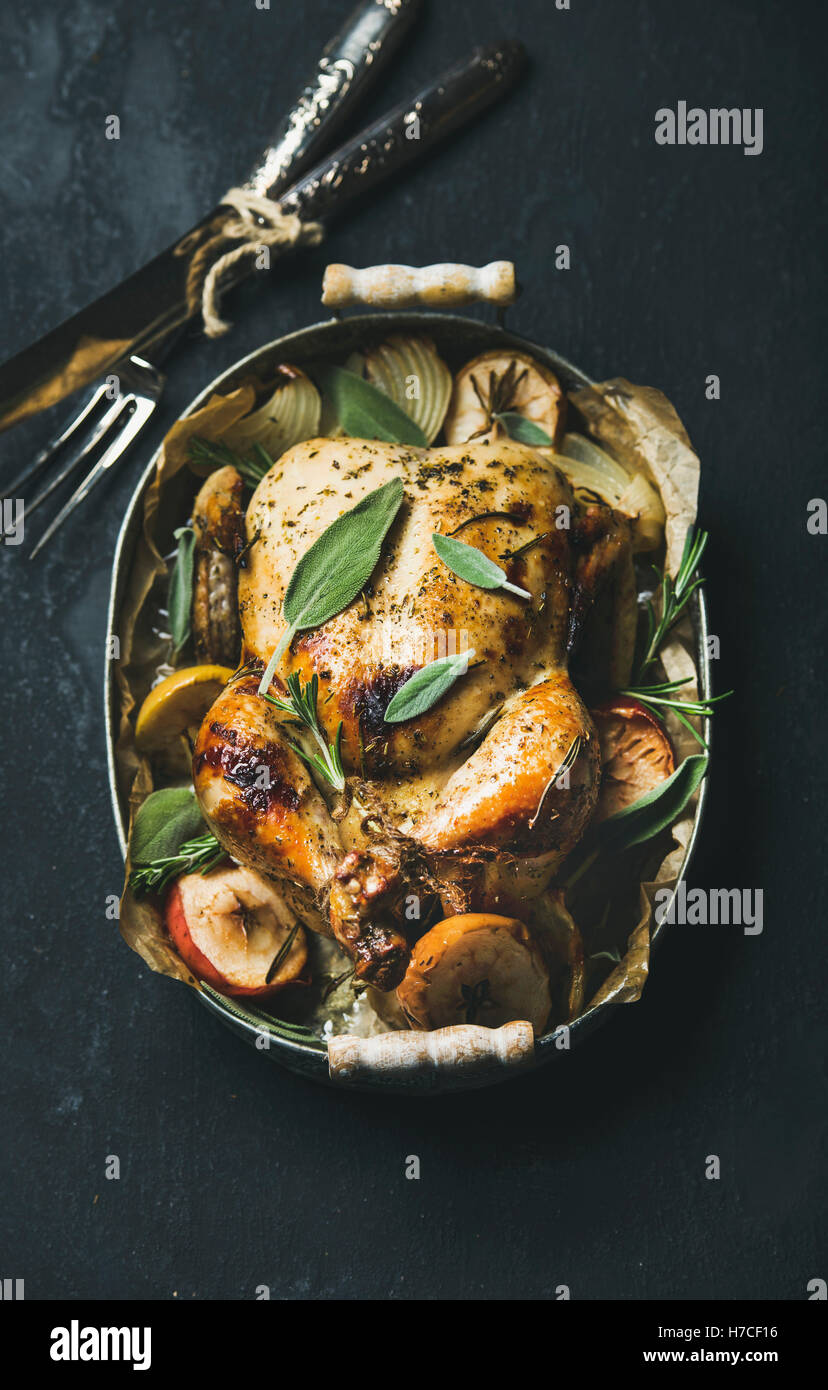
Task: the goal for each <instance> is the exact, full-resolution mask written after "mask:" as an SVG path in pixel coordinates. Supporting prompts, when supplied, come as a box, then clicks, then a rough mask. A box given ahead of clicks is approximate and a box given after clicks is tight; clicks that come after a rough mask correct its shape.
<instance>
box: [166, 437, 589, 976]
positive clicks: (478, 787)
mask: <svg viewBox="0 0 828 1390" xmlns="http://www.w3.org/2000/svg"><path fill="white" fill-rule="evenodd" d="M394 476H399V477H401V478H402V480H403V482H404V485H405V497H404V501H403V504H402V507H401V509H400V512H399V514H398V516H397V519H396V521H395V523H394V525H393V526H392V528H391V531H390V532H389V534H388V536H387V538H386V541H385V544H384V546H383V552H382V556H381V558H380V561H379V564H378V565H377V567H376V569H375V571H374V574H373V576H372V578H371V581H370V582H369V584H368V585H367V586H366V589H365V591H364V593H363V594H362V595H360V596H359V597H358V598H357V599H356V600H355V601H354V602H353V603H352V604H350V605H349V607H348V608H346V609H345V610H344V612H342V613H340V614H338V615H337V616H336V617H335V618H332V619H331V620H330V621H329V622H327V623H325V624H323V626H321V627H319V628H316V629H313V630H312V631H309V632H305V633H301V634H299V635H298V636H297V637H295V638H294V640H293V642H292V644H291V646H290V647H289V648H288V650H287V652H286V653H285V655H284V657H283V659H282V662H281V665H280V668H279V670H278V672H277V677H276V682H275V688H276V689H278V688H279V686H283V685H284V681H285V679H286V678H287V676H288V675H290V674H291V673H292V672H294V671H296V672H299V673H300V674H301V676H302V679H303V680H305V681H306V680H309V679H310V677H311V676H312V675H313V674H316V676H317V677H318V679H319V700H318V711H319V718H320V721H321V723H322V724H323V727H324V728H325V730H326V733H327V735H328V737H329V738H330V739H333V738H334V736H335V734H336V730H337V726H338V724H339V722H340V720H341V721H342V724H343V736H342V756H343V762H344V765H345V770H346V773H349V774H353V775H354V777H356V778H357V779H359V780H358V783H357V788H356V796H355V798H354V801H353V803H352V804H351V806H350V809H347V810H346V809H345V808H343V807H342V806H333V805H332V807H331V808H330V809H329V806H328V804H327V802H326V800H325V799H324V798H323V796H322V794H321V792H320V791H319V790H317V788H316V786H315V784H314V783H313V781H312V779H311V778H310V775H309V773H308V771H307V769H306V768H305V767H304V765H303V764H302V762H301V760H300V759H299V758H298V757H297V756H296V754H295V753H294V751H293V749H292V748H291V747H290V744H289V743H288V742H287V740H286V738H285V733H284V725H283V723H282V721H283V719H284V716H283V715H281V714H279V713H278V712H277V711H276V710H274V709H273V707H272V706H271V705H269V704H268V703H267V702H266V701H265V700H264V699H263V697H261V696H260V695H258V693H257V677H253V678H252V679H251V678H248V677H243V678H241V679H240V680H239V681H238V682H236V683H235V684H231V685H230V686H229V687H228V688H227V689H226V690H225V691H224V692H223V694H222V695H221V696H220V697H219V699H218V701H217V702H216V704H215V705H214V706H213V708H212V709H211V710H210V711H209V713H208V715H207V717H206V718H205V720H204V724H203V725H202V728H201V731H200V734H199V738H198V742H197V745H196V749H195V755H194V760H193V771H194V779H195V787H196V792H197V795H198V797H199V800H200V803H201V806H202V809H203V811H204V814H205V817H206V819H207V821H208V822H209V824H210V825H211V827H212V828H213V830H214V831H215V833H216V835H217V836H218V837H219V839H220V840H221V841H222V843H223V844H224V845H225V846H226V847H227V849H228V850H229V851H230V853H231V854H232V855H233V857H234V858H236V859H237V860H239V862H240V863H242V864H245V865H249V866H250V867H251V868H254V869H256V870H257V871H258V872H260V873H264V874H267V875H270V876H271V877H274V878H283V879H287V880H288V881H290V882H292V883H294V884H295V885H297V886H298V888H299V889H300V891H301V892H302V893H303V894H304V895H305V896H306V899H307V901H308V902H309V903H311V905H312V908H313V914H314V916H315V917H317V918H319V917H320V916H322V915H324V916H326V917H327V920H328V923H329V926H328V930H331V931H332V932H333V933H334V935H335V936H336V937H337V939H338V940H339V941H340V942H341V944H342V945H343V946H344V947H345V949H346V950H347V951H348V952H349V953H350V954H351V956H352V957H353V959H354V960H355V962H356V968H357V973H359V974H361V975H362V976H363V977H364V978H366V979H368V980H369V981H370V982H371V983H375V984H378V985H379V987H380V988H383V989H390V988H392V987H393V986H394V985H396V984H397V983H398V982H399V980H400V978H401V977H402V974H403V972H404V970H405V966H406V962H407V959H408V951H409V946H408V941H407V937H406V930H405V928H406V925H408V924H407V922H406V914H405V904H406V902H407V900H408V897H409V895H411V894H412V893H413V894H419V893H427V894H428V893H430V894H432V895H436V896H438V897H442V898H443V906H444V907H446V906H447V905H448V906H449V907H451V908H452V910H455V911H456V910H461V911H462V910H464V904H467V903H468V902H469V901H470V900H471V895H474V899H475V904H476V905H477V906H479V907H480V908H481V910H483V909H485V907H486V906H487V905H488V906H490V907H492V908H495V910H496V903H497V901H498V900H499V894H500V892H501V891H502V892H504V893H505V892H510V893H514V892H515V889H516V884H519V885H520V891H521V892H524V893H539V892H541V891H542V890H543V888H544V887H545V886H546V884H547V883H548V881H549V878H550V876H551V874H552V873H553V872H554V870H555V868H556V866H557V865H558V864H559V863H560V861H561V860H562V858H563V857H564V856H565V855H566V854H567V853H568V852H569V850H570V849H571V848H572V846H573V845H574V844H575V843H576V842H577V840H578V839H579V838H580V836H581V834H582V833H583V830H584V827H585V825H586V823H587V821H588V819H589V817H590V815H591V813H592V809H593V807H594V804H595V799H596V796H597V791H598V780H599V775H600V774H599V757H598V745H597V739H596V737H595V731H594V729H593V727H592V724H591V722H590V719H589V715H588V714H587V711H586V709H585V707H584V705H583V703H582V701H581V699H580V697H579V695H578V694H577V692H576V690H575V688H574V686H573V685H572V683H571V681H570V679H569V676H568V674H567V647H568V643H569V642H570V639H571V624H570V607H571V596H572V587H573V579H574V575H575V568H576V557H575V555H574V553H573V549H572V547H571V544H570V529H569V527H570V518H571V516H572V515H573V514H574V505H573V498H572V494H571V491H570V489H569V486H568V484H567V482H566V480H565V479H564V478H563V477H562V476H561V474H559V473H558V472H557V471H556V470H555V469H554V468H553V467H551V466H550V465H549V463H548V462H547V461H546V460H544V459H543V458H542V457H541V456H540V455H539V454H537V453H536V452H535V451H533V450H532V449H530V448H527V447H526V446H524V445H521V444H518V443H515V442H512V441H509V440H500V441H495V442H477V443H469V444H465V445H460V446H451V447H438V448H433V449H413V448H407V447H404V446H400V445H394V444H383V443H375V442H371V441H365V440H358V439H337V440H330V439H315V440H310V441H308V442H306V443H303V444H300V445H297V446H296V447H295V448H293V449H291V450H290V451H289V452H288V453H287V454H285V455H284V456H283V457H282V458H281V459H280V460H279V461H278V463H277V464H276V465H275V466H274V467H273V469H272V470H271V471H270V473H268V475H267V476H266V477H265V478H264V479H263V480H262V482H261V483H260V484H259V486H258V488H257V489H256V492H255V494H254V496H253V498H252V501H251V503H250V506H249V508H248V513H247V538H248V541H250V542H252V544H251V546H250V550H249V555H248V564H247V568H246V569H244V570H242V571H241V572H240V574H239V609H240V615H241V624H242V633H243V657H244V659H245V660H246V661H251V660H252V661H255V662H257V663H260V665H259V669H261V665H262V664H264V663H265V662H266V661H267V660H268V658H269V656H270V654H271V652H272V651H273V649H274V648H275V647H276V645H277V643H278V641H279V639H280V637H281V635H282V632H283V628H284V623H283V619H282V614H281V609H282V600H283V597H284V593H285V588H286V585H287V582H288V580H289V579H290V576H291V574H292V572H293V570H294V568H295V566H296V563H297V561H298V560H299V559H300V557H301V556H302V555H303V554H304V553H305V551H306V550H307V549H308V547H309V546H310V545H311V544H312V542H313V541H314V540H315V539H316V538H317V536H319V535H320V533H321V532H322V531H323V530H324V529H325V528H326V527H327V526H328V525H330V523H331V522H332V521H333V520H334V519H335V518H336V517H337V516H339V515H341V514H342V512H344V511H346V510H348V509H350V508H351V507H353V506H354V505H355V503H356V502H358V501H359V500H360V498H361V497H363V496H365V495H366V494H367V493H369V492H372V491H373V490H374V489H375V488H377V487H379V486H380V485H381V484H382V483H384V482H387V481H388V479H389V478H391V477H394ZM458 528H461V529H460V530H459V532H458ZM435 531H440V532H442V533H443V534H449V533H458V538H459V539H462V540H463V541H465V542H466V543H467V544H469V545H473V546H476V547H478V548H479V549H480V550H482V551H483V552H484V553H485V554H486V555H488V556H489V557H490V558H491V559H492V560H494V561H496V562H497V563H498V564H500V565H502V566H503V568H504V569H505V570H506V572H507V575H508V578H509V580H510V581H511V582H512V583H514V584H516V585H518V586H520V587H521V588H524V589H527V590H528V591H529V592H530V593H531V595H532V598H531V600H525V599H522V598H520V597H518V596H516V595H513V594H510V593H508V592H505V591H501V590H496V591H488V590H484V589H481V588H479V587H476V586H473V585H471V584H468V583H467V582H465V581H464V580H461V579H459V578H457V577H456V576H455V575H454V574H453V573H452V572H451V571H450V570H449V569H447V567H446V566H445V565H444V564H443V563H442V562H441V561H440V560H439V558H438V557H437V555H436V553H435V551H434V548H433V545H432V543H431V535H432V532H435ZM254 537H255V538H256V539H255V540H254V539H253V538H254ZM530 541H531V542H533V544H532V546H531V547H530V548H529V549H526V550H524V547H526V546H527V544H528V542H530ZM514 551H522V552H523V553H521V554H520V555H517V556H515V557H514V558H512V552H514ZM579 563H582V562H579ZM464 649H473V650H474V652H475V657H474V660H473V662H472V665H471V667H470V669H469V671H468V672H467V674H466V675H465V676H463V677H461V678H460V679H459V680H458V681H457V682H456V683H455V685H454V686H453V687H452V689H451V690H450V691H449V693H448V694H447V695H446V696H444V698H443V699H442V700H441V701H440V702H439V703H438V704H437V705H435V706H434V707H433V708H432V709H430V710H429V711H427V712H426V713H425V714H424V715H422V716H421V717H418V718H415V719H412V720H409V721H408V722H406V723H404V724H386V723H385V722H384V714H385V710H386V709H387V707H388V704H389V702H390V700H391V698H392V697H393V695H394V694H395V692H396V691H397V690H398V689H399V688H400V686H402V685H403V684H404V683H405V681H406V680H407V679H408V678H409V677H410V676H411V674H412V673H413V672H414V671H416V670H418V669H419V668H420V667H422V666H424V665H426V664H427V663H428V662H429V661H431V660H433V659H434V658H435V657H438V656H441V655H445V654H446V652H451V651H453V650H464ZM567 760H568V761H569V762H571V767H569V766H568V762H567ZM256 766H267V767H268V768H269V769H270V772H269V778H270V787H269V789H262V788H259V787H258V786H256V785H255V783H256V775H255V773H254V771H253V769H254V768H255V767H256ZM564 766H566V767H567V768H568V770H567V771H566V775H565V776H562V777H559V773H560V772H561V769H562V767H564ZM259 780H260V781H261V780H264V779H262V778H261V777H260V778H259ZM331 810H334V811H335V812H336V819H335V818H334V815H332V814H331ZM306 920H307V919H306ZM309 924H310V925H312V926H313V925H314V922H313V921H309ZM413 925H414V926H416V922H415V923H414V924H413ZM317 929H319V928H317ZM423 929H424V928H422V927H420V928H419V930H420V931H422V930H423Z"/></svg>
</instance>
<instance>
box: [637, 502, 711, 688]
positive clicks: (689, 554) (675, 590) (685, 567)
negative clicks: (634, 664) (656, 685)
mask: <svg viewBox="0 0 828 1390" xmlns="http://www.w3.org/2000/svg"><path fill="white" fill-rule="evenodd" d="M708 539H709V537H708V534H707V532H706V531H694V530H693V528H692V527H691V528H690V529H689V530H688V532H687V539H686V540H685V542H684V551H683V553H682V557H681V563H680V565H679V567H678V573H677V574H676V577H675V579H673V578H672V576H671V575H669V574H667V572H666V571H663V572H662V575H661V584H660V586H659V587H660V590H661V616H660V617H659V618H656V611H655V608H654V606H653V604H652V603H648V605H647V645H646V648H645V651H644V657H643V659H642V662H641V665H640V666H639V668H638V675H637V680H638V681H640V680H641V677H642V676H643V675H644V672H645V671H646V670H647V667H648V666H652V664H653V662H654V661H655V659H656V657H657V656H658V652H659V648H660V646H661V644H662V642H663V641H664V638H665V637H666V636H667V633H668V632H669V631H670V629H671V627H673V626H674V625H675V624H676V623H677V622H678V620H679V618H680V617H681V615H682V613H683V612H684V610H685V608H686V607H687V605H688V603H689V602H690V600H691V598H692V597H693V595H694V593H695V592H696V590H697V589H698V588H700V587H701V585H702V584H703V583H704V580H703V579H700V578H699V576H698V574H697V570H698V568H699V562H700V560H701V557H702V555H703V554H704V548H705V546H706V545H707V542H708Z"/></svg>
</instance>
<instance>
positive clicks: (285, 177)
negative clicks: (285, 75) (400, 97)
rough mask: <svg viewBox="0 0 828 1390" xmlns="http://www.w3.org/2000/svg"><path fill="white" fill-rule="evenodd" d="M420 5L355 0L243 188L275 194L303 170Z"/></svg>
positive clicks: (407, 0)
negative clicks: (355, 4) (346, 17)
mask: <svg viewBox="0 0 828 1390" xmlns="http://www.w3.org/2000/svg"><path fill="white" fill-rule="evenodd" d="M422 8H423V0H362V3H360V4H359V5H357V7H356V9H355V10H354V11H353V12H352V13H351V14H350V15H349V17H348V19H347V20H346V22H345V24H344V26H343V27H342V29H341V30H340V31H339V33H338V34H336V35H335V37H334V38H332V39H331V41H330V43H328V45H327V46H326V48H325V50H324V52H323V54H322V57H321V58H320V59H319V62H318V63H317V65H316V67H315V68H314V71H313V73H312V75H311V77H310V79H309V81H308V82H307V83H306V85H305V87H304V88H303V89H302V93H301V95H300V97H299V100H298V101H297V102H296V104H295V106H293V108H292V109H291V110H290V111H289V112H288V113H287V115H286V116H285V118H284V120H283V121H282V124H281V126H280V127H279V130H278V132H277V134H276V137H275V139H274V141H273V144H272V145H270V146H269V148H268V149H266V150H265V152H264V154H263V155H262V157H261V160H260V162H259V164H258V165H257V166H256V168H255V169H254V171H253V173H252V174H251V175H250V178H249V179H248V181H247V185H246V186H247V187H248V188H250V189H252V191H253V192H254V193H259V194H262V195H264V196H266V197H269V198H278V196H279V194H280V193H283V192H284V191H285V189H286V188H287V187H288V186H289V184H291V183H292V182H293V181H294V180H295V179H297V178H299V177H300V175H301V174H303V173H304V172H305V170H306V169H307V168H308V167H309V166H310V165H311V164H312V163H313V161H314V160H315V159H316V158H317V156H318V155H320V154H321V153H322V151H323V149H324V148H325V146H326V145H330V144H331V134H332V131H333V130H335V129H336V128H337V127H341V126H343V125H344V123H345V121H346V120H347V119H348V116H349V115H350V114H351V112H352V110H353V109H354V107H355V106H356V105H357V104H358V103H359V102H360V101H361V100H362V98H363V96H364V95H365V92H366V90H367V89H368V87H369V86H370V85H371V84H372V83H373V82H375V81H376V79H377V77H378V76H379V75H380V73H381V72H382V71H383V70H384V68H385V67H386V66H387V64H388V63H389V62H390V60H391V59H392V58H393V56H394V54H395V53H397V52H398V50H399V48H400V46H401V45H402V42H403V39H404V38H405V37H406V35H407V34H408V32H409V30H410V29H411V27H412V25H413V24H414V21H415V20H416V19H417V18H418V16H419V14H420V11H421V10H422Z"/></svg>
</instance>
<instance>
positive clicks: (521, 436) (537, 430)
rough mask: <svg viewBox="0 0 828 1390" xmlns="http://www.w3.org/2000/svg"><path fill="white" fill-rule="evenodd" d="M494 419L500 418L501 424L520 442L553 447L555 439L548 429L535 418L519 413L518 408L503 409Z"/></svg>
mask: <svg viewBox="0 0 828 1390" xmlns="http://www.w3.org/2000/svg"><path fill="white" fill-rule="evenodd" d="M493 419H495V420H499V421H500V423H501V425H504V426H505V428H506V433H507V434H508V436H509V438H510V439H516V440H517V442H518V444H533V445H534V446H535V447H536V448H537V447H539V446H543V447H544V448H547V449H551V448H552V446H553V444H554V440H552V439H550V437H549V435H548V434H547V433H546V430H543V429H541V427H540V425H536V424H535V422H534V420H527V418H526V416H525V415H519V414H518V412H517V411H516V410H502V411H501V412H500V413H499V414H498V415H495V416H493Z"/></svg>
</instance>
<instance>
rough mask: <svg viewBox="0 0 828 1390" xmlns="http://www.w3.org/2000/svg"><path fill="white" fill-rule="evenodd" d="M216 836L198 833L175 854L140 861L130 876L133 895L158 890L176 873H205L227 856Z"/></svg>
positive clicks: (176, 876)
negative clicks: (150, 861)
mask: <svg viewBox="0 0 828 1390" xmlns="http://www.w3.org/2000/svg"><path fill="white" fill-rule="evenodd" d="M226 858H227V854H226V851H225V850H224V849H222V847H221V845H220V844H219V842H218V840H217V839H216V837H215V835H211V834H210V833H209V832H208V833H207V834H206V835H197V836H196V838H195V839H194V840H186V841H185V842H184V844H183V845H181V846H180V848H179V850H178V853H177V854H170V855H167V856H166V857H165V858H162V859H154V860H153V861H152V863H150V864H139V865H137V866H136V867H135V868H134V869H133V870H132V873H131V874H130V876H129V886H130V888H131V889H132V891H133V893H134V894H135V896H136V897H142V896H143V895H144V894H145V893H160V891H161V889H162V888H166V886H167V884H168V883H169V882H170V880H171V879H174V878H178V875H179V874H192V873H196V872H197V873H200V874H206V873H207V871H208V870H209V869H212V868H213V867H214V865H216V864H218V863H220V862H221V860H222V859H226Z"/></svg>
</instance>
